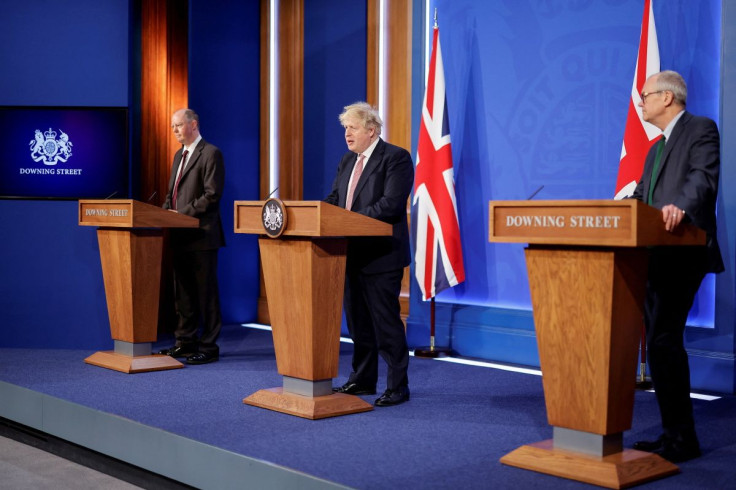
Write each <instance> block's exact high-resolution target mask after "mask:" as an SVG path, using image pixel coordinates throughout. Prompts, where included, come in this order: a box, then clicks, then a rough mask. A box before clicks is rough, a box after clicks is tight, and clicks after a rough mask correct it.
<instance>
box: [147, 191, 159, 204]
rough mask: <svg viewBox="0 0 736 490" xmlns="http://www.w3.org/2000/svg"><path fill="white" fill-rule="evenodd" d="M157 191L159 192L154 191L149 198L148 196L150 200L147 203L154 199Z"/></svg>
mask: <svg viewBox="0 0 736 490" xmlns="http://www.w3.org/2000/svg"><path fill="white" fill-rule="evenodd" d="M157 193H158V191H153V194H151V197H149V198H148V200H147V201H146V202H147V203H148V202H151V199H153V197H154V196H155V195H156V194H157Z"/></svg>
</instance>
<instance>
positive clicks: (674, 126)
mask: <svg viewBox="0 0 736 490" xmlns="http://www.w3.org/2000/svg"><path fill="white" fill-rule="evenodd" d="M686 102H687V86H686V84H685V81H684V80H683V78H682V77H681V76H680V75H679V74H677V73H675V72H673V71H663V72H660V73H657V74H654V75H652V76H651V77H649V79H648V80H647V81H646V83H645V84H644V88H643V91H642V94H641V102H640V103H639V106H640V107H641V108H642V116H643V119H644V120H645V121H647V122H649V123H651V124H653V125H654V126H656V127H658V128H659V129H661V130H662V135H663V136H662V140H660V141H658V142H657V143H656V144H655V145H654V146H653V147H652V149H651V150H650V151H649V154H648V155H647V158H646V161H645V164H644V171H643V173H642V176H641V179H640V181H639V184H638V185H637V187H636V190H635V191H634V194H633V196H632V197H634V198H635V199H639V200H641V201H644V202H646V203H648V204H650V205H652V206H654V207H656V208H659V209H661V210H662V220H663V221H664V227H665V229H666V230H667V231H674V230H676V229H677V227H678V226H680V225H681V224H682V223H692V224H694V225H695V226H698V227H700V228H702V229H703V230H705V232H706V236H707V242H706V246H705V247H669V248H668V247H661V248H659V247H655V248H653V249H652V250H651V254H650V258H649V274H648V281H647V293H646V300H645V305H644V323H645V325H646V329H647V347H648V354H649V369H650V373H651V376H652V382H653V384H654V391H655V393H656V396H657V403H658V404H659V411H660V414H661V418H662V428H663V434H662V435H661V436H660V437H659V438H658V439H657V440H655V441H639V442H637V443H635V444H634V449H639V450H643V451H652V452H656V453H658V454H660V455H661V456H662V457H664V458H665V459H668V460H670V461H672V462H675V463H677V462H681V461H687V460H689V459H692V458H696V457H698V456H700V445H699V442H698V438H697V435H696V433H695V422H694V419H693V407H692V402H691V401H690V367H689V365H688V358H687V352H686V351H685V347H684V339H683V336H684V332H685V323H686V321H687V315H688V312H689V311H690V308H691V307H692V304H693V300H694V299H695V294H696V293H697V291H698V288H699V287H700V283H701V281H702V280H703V277H705V274H706V273H708V272H721V271H723V260H722V258H721V252H720V250H719V248H718V241H717V240H716V196H717V193H718V176H719V172H720V164H721V158H720V138H719V134H718V127H717V126H716V123H715V122H713V121H712V120H711V119H708V118H705V117H698V116H694V115H692V114H690V113H689V112H687V111H686V110H685V105H686Z"/></svg>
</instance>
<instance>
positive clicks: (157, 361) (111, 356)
mask: <svg viewBox="0 0 736 490" xmlns="http://www.w3.org/2000/svg"><path fill="white" fill-rule="evenodd" d="M84 362H86V363H87V364H92V365H94V366H99V367H103V368H107V369H113V370H115V371H120V372H121V373H127V374H135V373H145V372H148V371H163V370H166V369H179V368H183V367H184V365H183V364H182V363H180V362H179V361H177V360H176V359H174V358H173V357H171V356H164V355H160V354H154V355H151V356H126V355H123V354H117V353H116V352H115V351H100V352H95V353H94V354H92V355H91V356H89V357H88V358H86V359H85V360H84Z"/></svg>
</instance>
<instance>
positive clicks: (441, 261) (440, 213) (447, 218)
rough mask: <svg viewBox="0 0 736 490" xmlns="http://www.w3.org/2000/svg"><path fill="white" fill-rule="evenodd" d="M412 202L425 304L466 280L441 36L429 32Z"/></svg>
mask: <svg viewBox="0 0 736 490" xmlns="http://www.w3.org/2000/svg"><path fill="white" fill-rule="evenodd" d="M414 175H415V178H414V200H413V201H412V207H413V213H412V214H413V216H414V219H413V221H412V231H413V235H414V244H415V251H414V263H415V268H414V270H415V275H416V278H417V282H418V283H419V287H420V288H421V290H422V299H424V300H425V301H426V300H428V299H430V298H432V297H434V296H435V295H437V294H438V293H439V292H440V291H443V290H445V289H447V288H449V287H452V286H456V285H457V284H460V283H461V282H463V281H464V280H465V268H464V267H463V253H462V248H461V246H460V226H459V223H458V218H457V202H456V200H455V181H454V176H453V170H452V152H451V147H450V124H449V121H448V115H447V99H446V97H445V73H444V68H443V65H442V52H441V51H440V33H439V29H438V28H437V26H436V25H435V26H434V35H433V39H432V56H431V59H430V62H429V75H428V77H427V89H426V92H425V93H424V103H423V104H422V122H421V125H420V128H419V145H418V149H417V164H416V170H415V173H414Z"/></svg>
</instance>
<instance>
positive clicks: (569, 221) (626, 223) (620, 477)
mask: <svg viewBox="0 0 736 490" xmlns="http://www.w3.org/2000/svg"><path fill="white" fill-rule="evenodd" d="M489 240H490V241H491V242H506V243H528V244H529V246H528V247H527V248H526V250H525V255H526V263H527V270H528V274H529V288H530V290H531V298H532V308H533V314H534V324H535V330H536V334H537V346H538V348H539V360H540V364H541V368H542V382H543V386H544V395H545V404H546V408H547V418H548V421H549V423H550V425H552V426H553V439H551V440H547V441H542V442H538V443H534V444H529V445H525V446H522V447H520V448H518V449H516V450H515V451H512V452H511V453H509V454H507V455H506V456H504V457H503V458H501V462H502V463H504V464H508V465H512V466H518V467H521V468H525V469H531V470H534V471H540V472H543V473H548V474H552V475H556V476H561V477H565V478H571V479H574V480H579V481H583V482H586V483H592V484H595V485H600V486H604V487H609V488H622V487H626V486H631V485H635V484H638V483H642V482H644V481H648V480H652V479H656V478H660V477H663V476H667V475H670V474H673V473H676V472H678V471H679V470H678V468H677V466H675V465H674V464H672V463H670V462H668V461H666V460H664V459H662V458H661V457H659V456H658V455H655V454H651V453H646V452H642V451H635V450H633V449H623V432H624V431H625V430H628V429H630V428H631V421H632V416H633V407H634V390H635V382H636V360H637V356H638V346H639V338H640V331H641V322H642V318H643V304H644V296H645V292H646V280H647V277H646V275H647V264H648V251H647V247H650V246H665V245H666V246H676V245H705V232H704V231H703V230H700V229H698V228H696V227H693V226H681V227H679V229H678V231H677V232H676V233H669V232H667V231H665V229H664V223H663V221H662V217H661V212H660V211H659V210H657V209H655V208H652V207H650V206H647V205H646V204H643V203H642V202H640V201H636V200H623V201H608V200H590V201H491V203H490V208H489Z"/></svg>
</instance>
